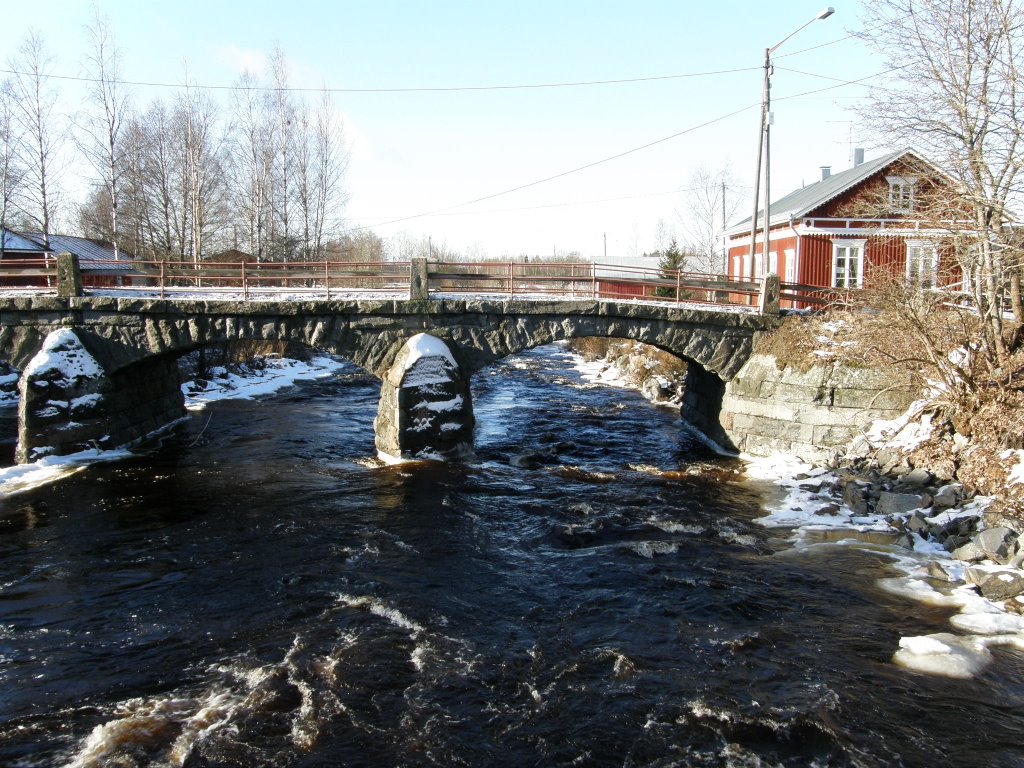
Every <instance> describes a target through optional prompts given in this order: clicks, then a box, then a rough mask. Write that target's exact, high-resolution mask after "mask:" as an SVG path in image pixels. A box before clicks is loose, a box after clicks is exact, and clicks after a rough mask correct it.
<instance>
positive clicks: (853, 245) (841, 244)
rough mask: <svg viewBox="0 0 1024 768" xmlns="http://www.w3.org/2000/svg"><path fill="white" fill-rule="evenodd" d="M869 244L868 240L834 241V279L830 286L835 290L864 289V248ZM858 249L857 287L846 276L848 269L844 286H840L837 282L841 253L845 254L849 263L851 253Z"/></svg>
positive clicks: (844, 278) (844, 275)
mask: <svg viewBox="0 0 1024 768" xmlns="http://www.w3.org/2000/svg"><path fill="white" fill-rule="evenodd" d="M866 244H867V239H863V240H833V241H832V279H831V280H830V284H831V286H832V287H833V288H844V289H850V288H863V287H864V246H865V245H866ZM853 249H856V251H857V253H856V259H857V261H856V271H857V275H856V280H855V282H856V285H850V284H849V278H848V277H847V276H846V272H847V271H848V267H847V268H846V269H845V270H844V274H843V284H842V285H839V284H838V283H837V280H838V278H839V260H840V255H841V254H840V251H843V252H844V253H843V254H842V256H843V257H844V259H845V260H846V261H847V262H848V261H849V258H850V255H851V254H850V253H849V252H850V251H852V250H853Z"/></svg>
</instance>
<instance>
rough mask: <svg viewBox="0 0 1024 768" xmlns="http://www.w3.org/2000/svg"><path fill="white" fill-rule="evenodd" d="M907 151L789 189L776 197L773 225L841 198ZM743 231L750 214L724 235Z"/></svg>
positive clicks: (747, 228)
mask: <svg viewBox="0 0 1024 768" xmlns="http://www.w3.org/2000/svg"><path fill="white" fill-rule="evenodd" d="M907 154H911V155H914V153H913V152H912V151H911V150H909V149H901V150H899V151H898V152H892V153H890V154H888V155H883V156H882V157H879V158H876V159H874V160H866V161H865V162H863V163H861V164H860V165H857V166H854V167H853V168H848V169H847V170H845V171H840V172H839V173H835V174H833V175H831V176H829V177H828V178H827V179H825V180H824V181H818V182H815V183H814V184H808V185H807V186H806V187H802V188H800V189H798V190H795V191H793V192H790V193H789V194H788V195H786V196H785V197H782V198H780V199H778V200H773V201H772V204H771V224H772V225H775V224H784V223H785V222H787V221H789V219H790V218H791V217H792V218H796V217H799V216H803V215H804V214H806V213H809V212H810V211H813V210H814V209H815V208H818V207H819V206H822V205H824V204H825V203H827V202H828V201H829V200H832V199H833V198H835V197H838V196H839V195H841V194H843V193H844V192H846V190H848V189H850V188H851V187H853V186H855V185H856V184H859V183H860V182H862V181H864V180H865V179H867V178H868V177H870V176H873V175H874V174H876V173H878V172H879V171H880V170H882V169H883V168H884V167H885V166H887V165H889V164H890V163H892V162H894V161H896V160H898V159H899V158H901V157H903V156H904V155H907ZM914 157H915V158H917V159H920V158H918V156H917V155H914ZM757 225H758V228H760V227H763V226H764V209H763V208H762V209H761V210H760V211H758V212H757ZM744 232H747V233H749V232H750V217H749V216H747V218H746V219H744V220H743V221H740V222H737V223H736V224H733V225H732V226H731V227H729V228H728V229H727V230H726V231H725V234H727V235H740V234H743V233H744Z"/></svg>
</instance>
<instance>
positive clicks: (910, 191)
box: [885, 176, 917, 213]
mask: <svg viewBox="0 0 1024 768" xmlns="http://www.w3.org/2000/svg"><path fill="white" fill-rule="evenodd" d="M885 180H886V181H888V182H889V208H890V209H891V210H892V211H893V213H911V212H912V211H913V210H914V187H915V186H916V184H917V176H886V177H885Z"/></svg>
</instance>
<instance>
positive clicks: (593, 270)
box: [590, 264, 597, 301]
mask: <svg viewBox="0 0 1024 768" xmlns="http://www.w3.org/2000/svg"><path fill="white" fill-rule="evenodd" d="M590 289H591V298H593V300H594V301H597V264H591V265H590Z"/></svg>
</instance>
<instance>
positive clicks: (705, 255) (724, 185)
mask: <svg viewBox="0 0 1024 768" xmlns="http://www.w3.org/2000/svg"><path fill="white" fill-rule="evenodd" d="M736 185H737V182H736V179H735V178H734V177H733V175H732V171H730V170H729V168H720V169H718V170H711V169H709V168H708V167H706V166H700V167H699V168H697V170H695V171H694V172H693V174H692V175H691V176H690V180H689V184H688V188H687V190H686V193H685V195H684V203H683V205H684V209H683V210H682V211H681V212H680V216H679V218H680V221H681V226H682V229H683V239H684V249H685V250H686V251H687V252H689V253H690V254H691V256H690V259H691V261H690V263H689V264H688V267H689V268H690V269H693V270H694V271H696V272H704V273H707V274H716V273H719V272H723V271H724V270H723V266H724V265H723V255H722V233H723V231H724V230H725V223H726V222H728V221H730V220H731V219H732V218H733V217H734V216H735V215H736V212H737V211H738V210H739V206H740V203H741V202H742V198H741V197H740V196H739V195H738V194H736Z"/></svg>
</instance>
